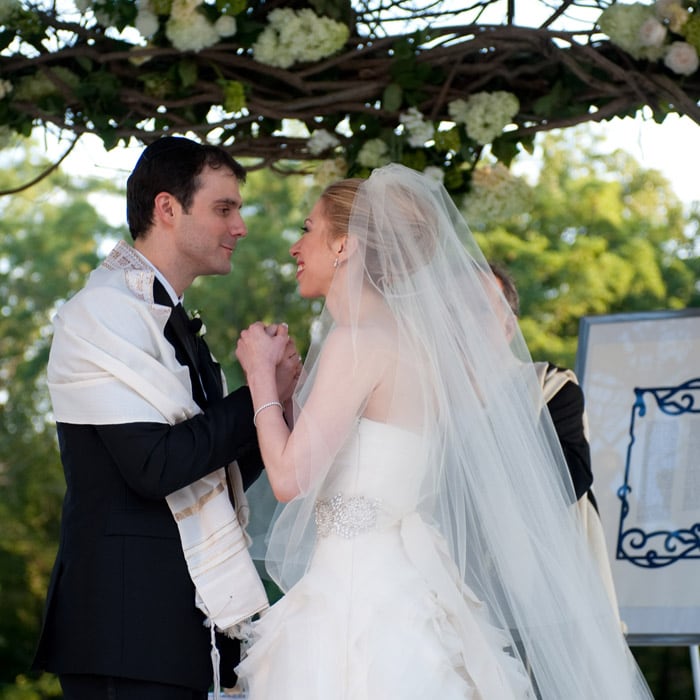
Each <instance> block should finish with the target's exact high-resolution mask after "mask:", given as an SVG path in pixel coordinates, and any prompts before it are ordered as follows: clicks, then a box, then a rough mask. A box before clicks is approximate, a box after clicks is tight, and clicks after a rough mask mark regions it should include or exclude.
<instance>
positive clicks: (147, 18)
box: [134, 5, 158, 39]
mask: <svg viewBox="0 0 700 700" xmlns="http://www.w3.org/2000/svg"><path fill="white" fill-rule="evenodd" d="M134 26H135V27H136V30H137V31H138V32H139V34H141V36H142V37H144V39H150V38H151V37H152V36H153V35H154V34H155V33H156V32H157V31H158V17H157V15H156V14H155V12H153V10H151V8H150V7H149V6H148V5H139V9H138V12H137V13H136V20H135V21H134Z"/></svg>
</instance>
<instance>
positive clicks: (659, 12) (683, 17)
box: [654, 0, 690, 34]
mask: <svg viewBox="0 0 700 700" xmlns="http://www.w3.org/2000/svg"><path fill="white" fill-rule="evenodd" d="M654 10H655V12H656V16H657V17H658V18H659V19H660V20H662V21H664V22H667V23H668V28H669V29H670V30H671V31H672V32H674V33H675V34H679V33H680V31H681V29H682V27H683V25H684V24H685V23H686V22H687V21H688V18H689V17H690V12H688V10H687V9H686V8H685V7H683V5H681V2H680V0H656V4H655V5H654Z"/></svg>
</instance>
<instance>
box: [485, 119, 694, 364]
mask: <svg viewBox="0 0 700 700" xmlns="http://www.w3.org/2000/svg"><path fill="white" fill-rule="evenodd" d="M540 146H541V150H542V162H541V169H540V172H539V175H538V179H537V182H536V183H535V185H534V187H533V190H532V201H531V208H530V210H529V211H527V212H525V213H521V214H518V215H516V216H513V217H511V218H510V219H508V220H506V221H504V222H499V223H497V224H495V225H493V226H487V225H479V224H478V222H477V224H476V226H475V228H476V229H477V233H476V235H477V237H478V240H479V243H480V245H481V246H482V248H483V250H484V252H485V254H486V256H487V257H488V258H489V259H491V260H497V261H500V262H502V263H504V264H505V265H506V266H507V267H508V268H509V269H510V271H511V273H512V274H513V276H514V278H515V280H516V282H517V284H518V289H519V291H520V296H521V307H522V308H521V327H522V329H523V333H524V334H525V337H526V340H527V341H528V345H529V347H530V350H531V352H532V354H533V356H534V357H535V358H536V359H549V360H552V361H555V362H560V363H562V364H565V365H568V366H573V362H574V356H575V353H576V345H577V338H578V325H579V321H580V319H581V318H582V317H583V316H589V315H599V314H611V313H621V312H634V311H647V310H655V309H681V308H685V307H689V306H698V305H699V304H700V295H699V294H698V290H697V288H696V285H695V280H696V279H697V268H698V248H697V246H698V240H699V239H698V236H697V230H698V229H697V213H695V214H693V215H692V216H690V217H689V216H688V215H686V213H685V212H684V210H683V206H682V204H681V202H680V201H679V199H678V198H677V196H676V195H675V194H674V193H673V191H672V189H671V186H670V184H669V182H668V181H667V180H666V179H665V178H664V177H663V176H662V175H661V174H660V173H659V172H658V171H655V170H645V169H643V168H641V167H640V165H639V164H638V163H637V162H636V161H635V160H634V159H633V158H632V157H631V156H629V155H628V154H627V153H624V152H623V151H615V152H614V153H612V154H603V153H600V151H599V150H598V149H597V148H596V143H595V141H590V140H589V139H588V134H587V131H586V130H585V128H583V127H579V128H576V129H572V130H569V131H567V132H563V133H559V134H556V133H551V134H547V135H545V136H544V137H543V138H542V140H541V142H540Z"/></svg>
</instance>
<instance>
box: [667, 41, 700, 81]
mask: <svg viewBox="0 0 700 700" xmlns="http://www.w3.org/2000/svg"><path fill="white" fill-rule="evenodd" d="M664 63H665V64H666V67H667V68H669V69H670V70H672V71H673V72H674V73H678V74H679V75H692V74H693V73H695V71H696V70H697V69H698V65H699V64H700V61H699V60H698V52H697V51H696V50H695V47H694V46H692V45H691V44H689V43H687V42H685V41H674V42H672V43H671V45H670V46H669V47H668V49H667V51H666V55H665V56H664Z"/></svg>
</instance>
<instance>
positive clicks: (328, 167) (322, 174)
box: [314, 158, 348, 190]
mask: <svg viewBox="0 0 700 700" xmlns="http://www.w3.org/2000/svg"><path fill="white" fill-rule="evenodd" d="M347 172H348V164H347V163H346V162H345V160H343V158H333V159H329V160H324V161H321V162H320V163H319V164H318V167H317V168H316V170H315V171H314V183H315V184H316V186H317V187H319V188H320V189H321V190H324V189H326V187H328V185H330V184H332V183H333V182H338V180H342V179H343V178H344V177H345V175H346V174H347Z"/></svg>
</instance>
